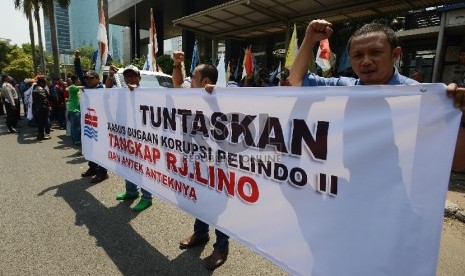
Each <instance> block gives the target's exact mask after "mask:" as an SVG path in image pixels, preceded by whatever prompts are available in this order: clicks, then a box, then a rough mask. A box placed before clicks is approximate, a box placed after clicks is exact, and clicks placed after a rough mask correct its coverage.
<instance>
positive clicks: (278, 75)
mask: <svg viewBox="0 0 465 276" xmlns="http://www.w3.org/2000/svg"><path fill="white" fill-rule="evenodd" d="M276 78H278V79H279V78H281V61H279V65H278V68H276V70H274V71H273V72H271V74H270V84H273V82H274V80H275V79H276Z"/></svg>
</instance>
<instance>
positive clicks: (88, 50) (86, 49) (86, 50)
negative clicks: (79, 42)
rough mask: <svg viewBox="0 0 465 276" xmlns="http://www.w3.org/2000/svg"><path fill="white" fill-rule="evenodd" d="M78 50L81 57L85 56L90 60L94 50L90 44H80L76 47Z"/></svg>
mask: <svg viewBox="0 0 465 276" xmlns="http://www.w3.org/2000/svg"><path fill="white" fill-rule="evenodd" d="M78 50H79V52H81V57H87V58H88V59H90V60H92V55H93V54H94V52H95V49H94V47H92V46H81V47H79V48H78Z"/></svg>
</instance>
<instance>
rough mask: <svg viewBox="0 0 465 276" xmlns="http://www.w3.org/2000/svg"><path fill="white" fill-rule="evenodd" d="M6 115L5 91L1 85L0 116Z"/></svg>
mask: <svg viewBox="0 0 465 276" xmlns="http://www.w3.org/2000/svg"><path fill="white" fill-rule="evenodd" d="M2 115H5V109H3V91H2V89H1V86H0V116H2Z"/></svg>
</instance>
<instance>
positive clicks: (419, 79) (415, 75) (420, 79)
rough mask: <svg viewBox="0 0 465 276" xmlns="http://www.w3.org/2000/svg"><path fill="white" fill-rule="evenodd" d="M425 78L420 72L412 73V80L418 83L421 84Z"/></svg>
mask: <svg viewBox="0 0 465 276" xmlns="http://www.w3.org/2000/svg"><path fill="white" fill-rule="evenodd" d="M424 78H425V75H424V74H423V71H421V70H414V71H413V73H412V79H414V80H416V81H417V82H419V83H422V82H423V80H424Z"/></svg>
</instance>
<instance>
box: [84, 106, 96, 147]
mask: <svg viewBox="0 0 465 276" xmlns="http://www.w3.org/2000/svg"><path fill="white" fill-rule="evenodd" d="M97 127H98V117H97V112H95V109H92V108H87V113H86V114H85V116H84V136H86V137H89V138H90V139H94V140H95V141H98V129H97Z"/></svg>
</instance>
